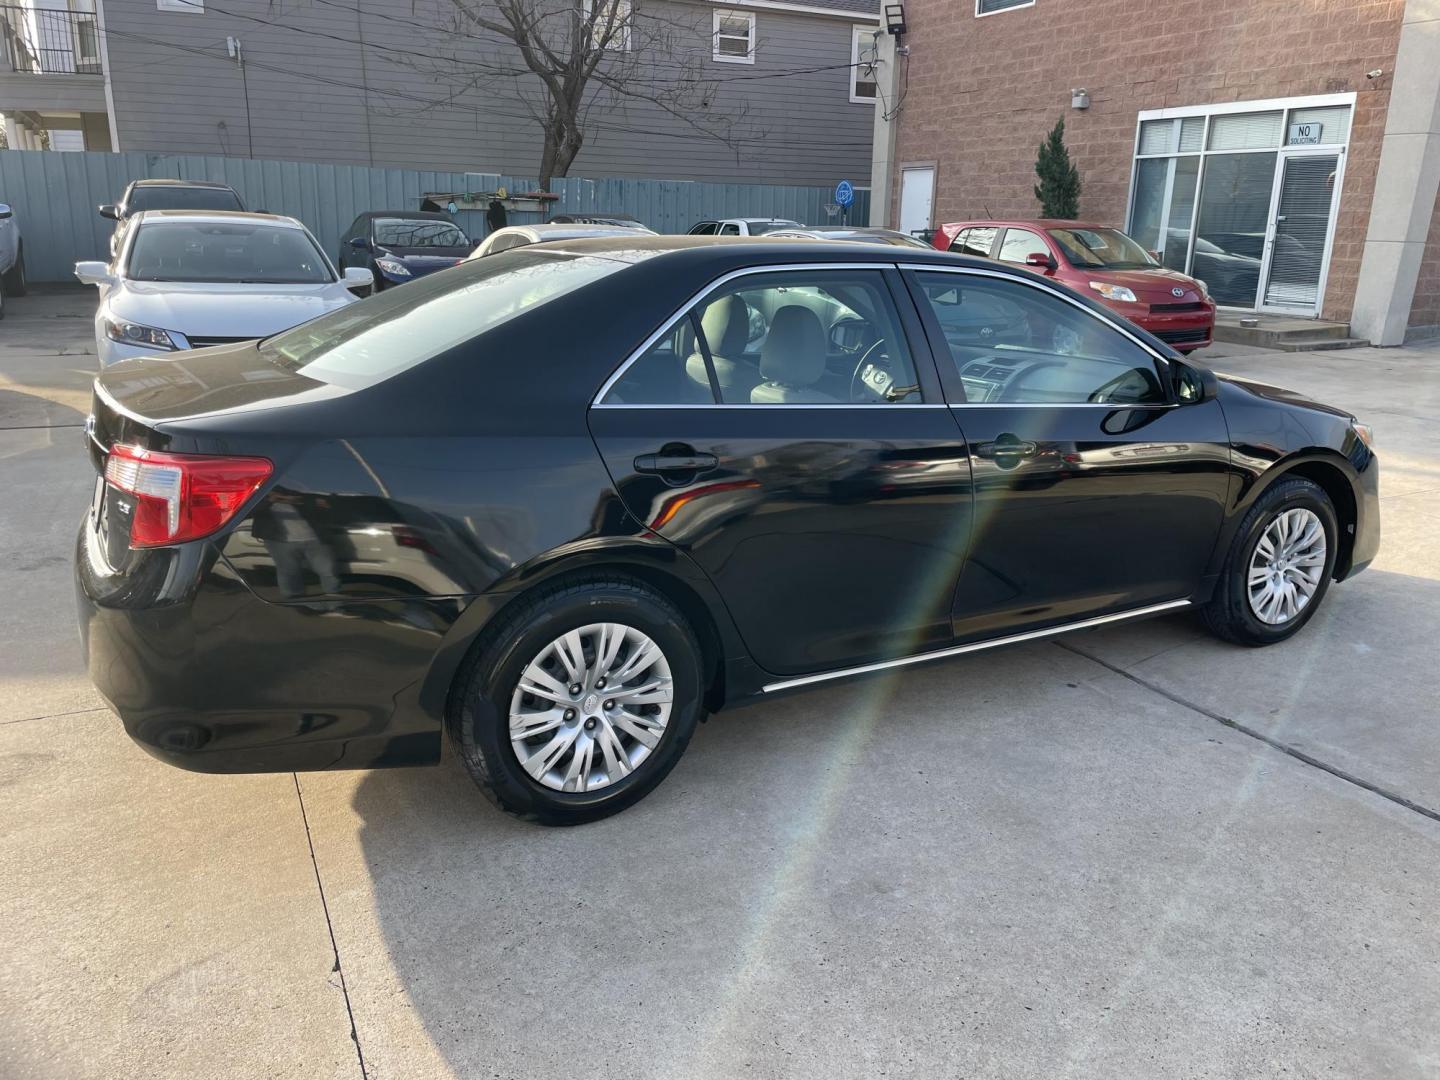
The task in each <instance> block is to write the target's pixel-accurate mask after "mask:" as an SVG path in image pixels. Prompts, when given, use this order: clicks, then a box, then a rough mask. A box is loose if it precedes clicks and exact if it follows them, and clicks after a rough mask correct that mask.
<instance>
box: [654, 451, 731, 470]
mask: <svg viewBox="0 0 1440 1080" xmlns="http://www.w3.org/2000/svg"><path fill="white" fill-rule="evenodd" d="M719 464H720V459H719V458H717V457H716V456H715V455H714V454H701V453H696V452H695V451H694V450H689V451H688V452H680V453H675V452H669V453H666V452H662V453H659V454H641V455H640V456H639V457H637V458H636V459H635V471H636V472H642V473H668V472H707V471H709V470H710V469H713V468H715V467H716V466H717V465H719Z"/></svg>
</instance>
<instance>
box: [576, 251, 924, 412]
mask: <svg viewBox="0 0 1440 1080" xmlns="http://www.w3.org/2000/svg"><path fill="white" fill-rule="evenodd" d="M895 268H896V264H895V263H893V262H856V263H839V262H833V263H775V264H773V265H770V266H746V267H742V268H741V269H739V270H731V271H729V272H728V273H725V274H721V275H720V276H719V277H718V278H715V279H714V280H712V281H711V282H710V283H709V284H707V285H705V286H704V287H703V288H701V289H700V290H699V291H698V292H696V293H695V295H694V296H692V297H690V299H689V300H686V301H685V303H683V304H681V305H680V308H679V310H678V311H676V312H675V313H674V314H673V315H671V316H670V317H669V318H668V319H666V320H665V321H664V322H663V323H661V324H660V329H658V330H656V331H655V332H654V333H653V334H651V335H650V336H649V337H647V338H646V339H645V340H644V341H643V342H641V343H640V347H639V348H638V349H636V350H635V351H634V352H632V353H631V354H630V355H629V356H627V357H626V358H625V360H624V362H623V363H621V365H620V366H619V367H618V368H616V369H615V370H614V371H613V372H612V373H611V375H610V377H609V378H608V379H606V380H605V382H604V383H602V384H601V386H600V389H599V390H598V391H597V392H596V393H595V396H594V397H592V398H591V399H590V407H591V408H592V409H638V408H646V407H648V408H657V409H679V408H684V407H685V406H682V405H652V406H641V405H628V404H626V403H625V402H623V401H621V402H611V403H609V404H606V403H605V401H604V397H605V395H606V394H608V393H609V392H610V391H611V389H612V388H613V387H614V386H615V384H616V383H617V382H619V381H620V379H621V377H622V376H623V375H624V374H625V372H627V371H629V370H630V365H631V364H633V363H635V361H636V360H639V359H640V357H642V356H644V355H645V353H646V352H648V351H649V350H650V347H651V346H652V345H654V344H655V343H656V342H657V341H659V340H660V339H661V338H663V337H664V336H665V335H666V334H668V333H669V332H670V331H671V330H673V329H674V328H675V324H676V323H678V322H679V321H680V320H681V319H683V318H684V317H685V316H686V315H688V314H689V313H690V309H691V308H693V307H694V306H695V305H696V304H698V303H699V302H700V301H701V300H703V299H704V298H705V297H707V296H709V295H710V294H711V293H712V292H714V291H715V290H716V289H718V288H719V287H720V286H722V285H724V284H725V283H726V282H728V281H734V280H735V279H736V278H739V277H748V276H750V275H751V274H776V273H789V272H793V271H800V272H802V273H810V272H813V271H816V270H873V271H876V272H879V273H882V274H883V273H884V272H885V271H886V270H894V269H895ZM907 344H908V342H907ZM875 404H879V402H876V403H875ZM891 404H894V405H903V404H904V402H899V401H897V402H891ZM916 404H929V403H926V402H917V403H916ZM695 407H697V408H704V409H744V408H758V409H773V408H776V406H775V405H753V406H747V405H743V404H741V405H729V404H726V403H725V402H723V401H717V402H713V403H711V404H709V405H700V406H695ZM779 407H780V408H790V409H793V408H797V407H798V406H795V405H784V404H781V405H779ZM810 407H812V408H823V409H834V408H842V409H850V408H856V409H873V408H874V407H875V405H866V404H863V403H856V402H850V403H845V402H839V403H837V404H835V405H820V406H810ZM914 407H915V405H908V406H906V408H911V409H913V408H914Z"/></svg>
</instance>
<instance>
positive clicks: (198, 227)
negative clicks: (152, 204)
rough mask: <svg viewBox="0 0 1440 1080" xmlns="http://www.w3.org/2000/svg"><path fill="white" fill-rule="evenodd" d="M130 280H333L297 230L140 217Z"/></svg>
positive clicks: (302, 282) (312, 246) (305, 282)
mask: <svg viewBox="0 0 1440 1080" xmlns="http://www.w3.org/2000/svg"><path fill="white" fill-rule="evenodd" d="M126 275H127V276H128V277H129V278H130V279H131V280H132V281H196V282H203V281H210V282H228V283H231V284H239V283H252V282H253V283H260V282H263V283H265V284H271V285H319V284H324V283H325V282H329V281H334V280H335V278H334V276H333V275H332V274H331V272H330V268H329V266H328V265H326V262H325V257H324V256H323V255H321V254H320V249H319V248H317V247H316V246H315V242H314V241H313V240H311V239H310V237H309V235H308V234H307V233H305V232H303V231H302V230H300V229H292V228H284V227H282V226H278V225H267V224H261V223H257V222H249V221H244V222H233V223H231V222H226V223H224V224H221V223H218V222H204V221H144V220H142V222H141V224H140V228H139V229H138V230H136V233H135V242H134V243H133V244H131V246H130V258H129V262H128V263H127V264H126Z"/></svg>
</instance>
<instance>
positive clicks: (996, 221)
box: [940, 218, 1118, 229]
mask: <svg viewBox="0 0 1440 1080" xmlns="http://www.w3.org/2000/svg"><path fill="white" fill-rule="evenodd" d="M977 226H978V227H979V228H982V229H1007V228H1010V227H1012V226H1013V227H1014V228H1017V229H1024V228H1032V229H1114V228H1118V226H1115V225H1107V224H1104V223H1103V222H1099V221H1076V220H1074V219H1072V218H976V219H974V220H973V221H947V222H945V224H943V225H941V226H940V228H942V229H971V228H975V227H977Z"/></svg>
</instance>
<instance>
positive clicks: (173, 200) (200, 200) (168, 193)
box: [100, 180, 245, 258]
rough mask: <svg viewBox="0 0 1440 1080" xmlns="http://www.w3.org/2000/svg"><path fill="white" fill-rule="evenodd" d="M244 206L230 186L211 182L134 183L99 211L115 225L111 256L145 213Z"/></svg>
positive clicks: (144, 181) (153, 181) (233, 208)
mask: <svg viewBox="0 0 1440 1080" xmlns="http://www.w3.org/2000/svg"><path fill="white" fill-rule="evenodd" d="M244 209H245V204H244V202H242V201H241V199H240V196H239V195H238V194H237V193H236V191H235V189H234V188H232V187H230V186H229V185H228V184H217V183H212V182H211V181H209V180H134V181H132V182H131V183H130V185H129V186H128V187H126V189H125V192H124V194H122V195H121V196H120V201H119V202H118V203H108V204H106V205H104V206H102V207H100V216H101V217H103V218H109V219H110V220H111V221H113V222H115V229H114V231H113V232H111V234H110V256H111V257H112V258H113V257H114V256H115V254H116V253H117V252H118V251H119V250H120V242H121V241H122V240H123V239H124V237H125V227H126V225H127V224H129V221H130V219H131V218H133V217H134V216H135V215H136V214H139V213H142V212H144V211H146V210H236V211H243V210H244Z"/></svg>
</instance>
